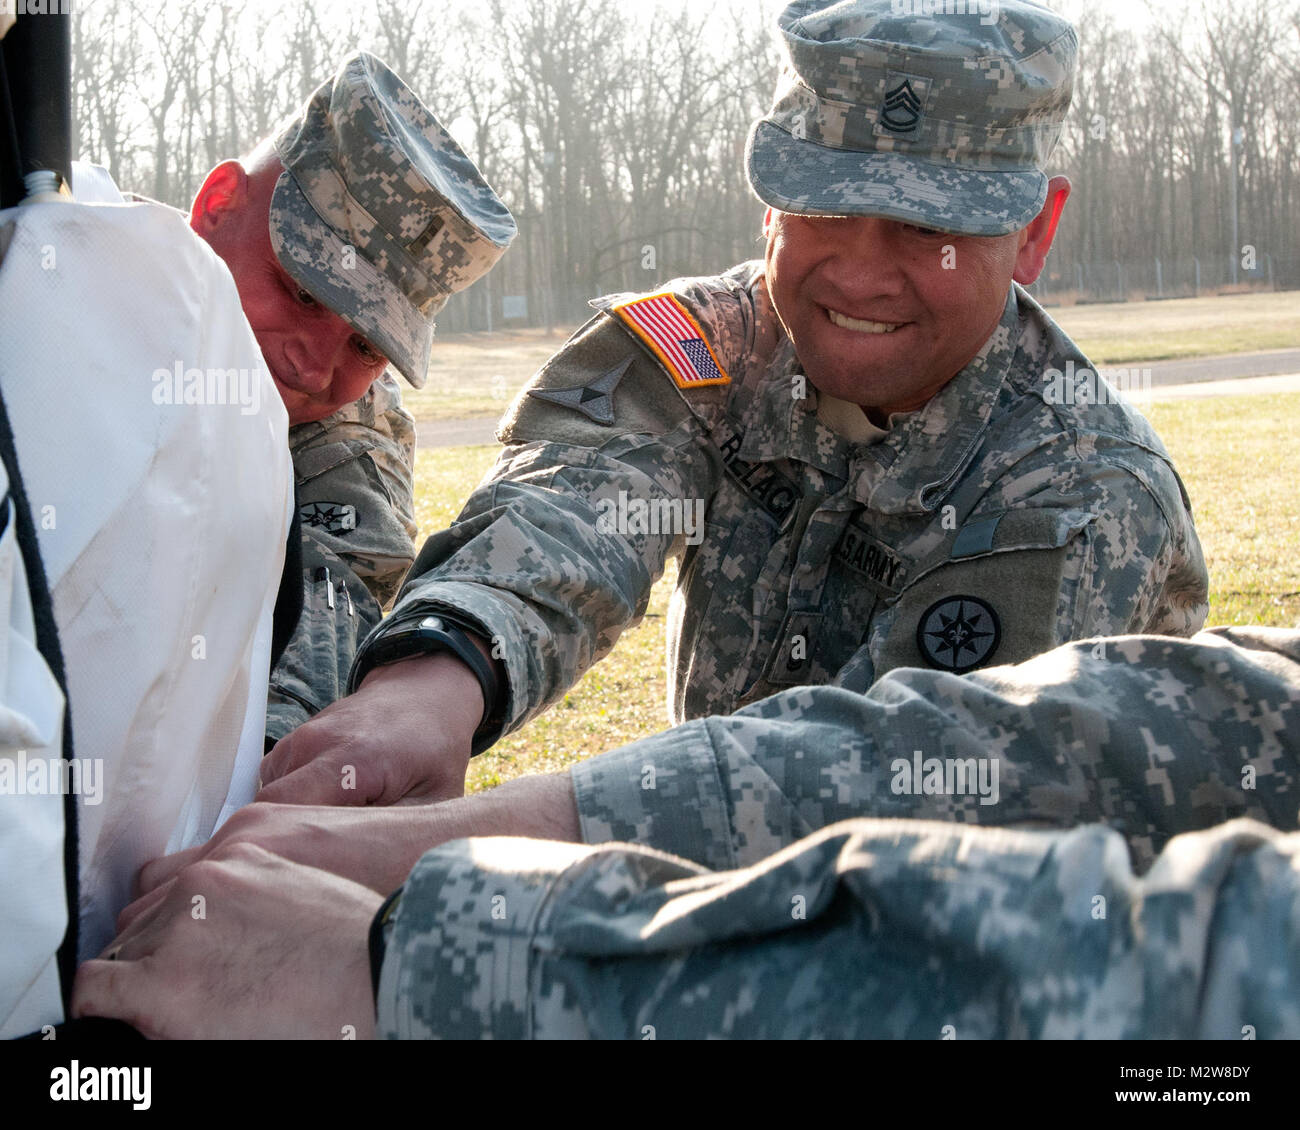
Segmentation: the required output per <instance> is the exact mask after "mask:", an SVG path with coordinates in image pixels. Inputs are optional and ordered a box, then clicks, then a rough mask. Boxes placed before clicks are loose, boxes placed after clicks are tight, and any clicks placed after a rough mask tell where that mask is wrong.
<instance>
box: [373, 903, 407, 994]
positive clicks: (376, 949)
mask: <svg viewBox="0 0 1300 1130" xmlns="http://www.w3.org/2000/svg"><path fill="white" fill-rule="evenodd" d="M404 889H405V888H403V887H398V888H397V890H395V891H394V892H393V893H392V894H391V895H389V896H388V897H387V898H386V899H384V904H383V906H381V907H380V908H379V910H378V911H377V912H376V914H375V917H374V919H373V920H372V921H371V923H370V985H371V988H372V989H373V990H374V996H375V1004H376V1005H378V1003H379V974H380V971H381V970H382V969H383V968H384V955H385V953H386V952H387V950H388V935H389V932H390V931H391V930H392V928H393V915H394V914H396V913H397V907H398V904H399V903H400V902H401V901H402V891H403V890H404Z"/></svg>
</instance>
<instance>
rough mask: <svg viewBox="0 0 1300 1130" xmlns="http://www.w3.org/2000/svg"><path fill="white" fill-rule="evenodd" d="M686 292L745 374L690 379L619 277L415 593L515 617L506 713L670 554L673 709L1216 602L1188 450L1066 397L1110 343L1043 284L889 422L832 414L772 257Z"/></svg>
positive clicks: (563, 684)
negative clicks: (1177, 467) (1183, 458)
mask: <svg viewBox="0 0 1300 1130" xmlns="http://www.w3.org/2000/svg"><path fill="white" fill-rule="evenodd" d="M668 289H669V290H670V291H671V292H672V293H674V294H675V295H676V296H677V298H678V299H679V300H680V302H681V304H682V307H683V310H684V311H685V312H688V313H689V314H690V315H691V316H693V317H694V318H695V319H696V321H697V323H698V325H697V327H696V328H698V330H699V331H700V336H701V338H702V339H703V340H702V341H700V342H698V343H697V344H696V348H697V349H702V348H703V347H704V344H705V343H706V342H707V343H708V346H709V347H711V350H712V354H711V356H712V357H714V358H716V359H717V361H718V363H719V365H720V367H721V369H722V370H723V371H725V375H727V376H729V377H730V380H729V382H728V383H721V381H715V383H712V384H708V385H704V386H698V385H695V384H688V385H686V386H685V387H682V385H681V382H679V381H678V380H677V379H676V378H674V377H673V376H672V374H671V372H670V370H669V369H668V368H667V367H666V366H665V365H664V364H663V363H662V362H661V361H660V360H659V359H658V358H657V357H656V356H655V355H654V354H653V353H652V352H651V350H650V348H649V347H647V346H646V345H645V344H643V342H642V340H641V339H640V338H638V337H637V336H635V335H634V333H633V332H632V330H631V329H630V328H629V326H628V325H627V324H626V323H625V321H624V320H622V318H621V317H620V316H619V311H620V310H626V309H627V303H628V302H629V301H632V300H633V296H621V297H614V298H606V299H601V300H598V301H597V302H596V303H595V305H597V306H599V307H601V308H602V309H603V311H604V312H602V313H600V314H598V315H597V316H596V318H595V319H594V320H593V321H591V322H589V323H588V324H587V325H586V326H585V327H583V328H582V329H581V330H579V331H578V333H577V334H575V336H574V337H573V338H572V339H570V341H569V342H568V343H567V344H566V345H565V347H564V348H563V349H562V350H561V351H560V352H559V353H558V354H557V355H556V356H555V357H553V358H552V359H551V360H550V361H549V362H548V363H547V364H546V365H545V366H544V367H543V368H542V370H541V371H540V372H539V373H538V374H537V376H535V377H534V378H533V380H532V382H531V383H530V384H529V385H528V386H527V387H526V388H525V390H524V391H523V393H521V395H520V396H519V398H518V399H517V400H516V401H515V403H514V405H513V406H512V408H511V410H510V411H509V412H508V413H507V416H506V418H505V419H504V421H503V423H502V426H501V429H500V431H499V433H498V434H499V438H500V439H501V440H502V441H503V442H504V443H505V444H507V445H508V446H507V447H506V450H505V451H504V452H503V453H502V455H501V457H500V459H499V461H498V463H497V465H496V466H495V468H494V469H493V470H492V471H491V472H490V473H489V475H488V476H487V478H486V479H485V480H484V482H483V483H482V484H481V485H480V486H479V488H478V489H477V490H476V491H475V492H474V494H473V495H472V496H471V497H470V499H469V501H468V502H467V504H466V506H465V507H464V509H463V510H462V512H461V514H460V516H459V518H458V519H457V521H456V522H455V523H454V524H453V525H452V526H451V528H450V529H448V530H446V531H443V532H441V533H439V534H437V535H435V536H434V537H432V538H431V539H430V540H429V541H428V542H427V543H426V544H425V546H424V548H423V549H422V551H421V553H420V556H419V558H418V559H417V561H416V565H415V567H414V569H413V570H412V572H411V578H410V580H409V582H408V584H407V585H406V587H405V588H404V589H403V594H402V600H401V602H400V604H399V609H400V610H401V611H405V610H406V609H408V608H410V609H412V610H415V609H417V608H422V607H424V606H438V607H441V608H443V609H444V610H452V611H454V612H458V613H459V614H460V617H461V618H462V619H463V620H467V621H470V622H472V623H474V624H476V625H478V626H479V627H480V628H481V630H482V631H483V634H484V635H485V636H487V637H489V638H494V639H495V640H496V642H497V644H498V649H497V650H498V653H499V654H500V655H501V656H502V658H503V660H504V662H505V665H506V673H507V677H508V680H509V695H510V698H509V704H508V707H507V712H506V718H507V722H506V726H505V729H506V730H509V729H513V728H516V727H518V726H519V725H521V724H522V723H523V722H524V721H526V720H527V719H528V718H530V717H531V716H533V715H534V714H536V713H537V712H538V711H539V710H541V709H542V708H543V707H544V706H545V705H547V704H549V703H550V702H553V701H555V700H556V699H557V698H558V697H559V696H560V695H561V694H562V693H563V692H564V691H565V690H566V689H567V688H569V687H570V686H571V685H572V684H573V683H574V682H575V681H576V680H577V679H578V677H579V676H580V675H581V674H582V673H583V671H584V670H585V669H586V668H587V667H589V666H590V665H591V664H592V663H593V662H595V661H596V660H598V659H599V658H601V657H602V656H603V655H604V654H605V653H607V652H608V651H609V650H610V648H611V647H613V645H614V642H615V640H616V639H617V638H618V636H619V633H620V632H622V631H623V630H624V629H626V628H628V627H629V626H632V625H634V624H635V623H637V622H638V620H639V619H640V617H641V616H642V615H643V613H644V611H645V607H646V603H647V599H648V595H649V592H650V588H651V586H652V584H653V583H654V582H655V580H656V579H657V578H658V577H659V576H660V575H661V574H662V572H663V569H664V564H665V560H666V558H667V557H669V556H670V555H681V561H680V574H679V579H678V587H677V593H676V596H675V599H674V605H673V612H672V621H671V625H670V629H669V657H668V658H669V663H668V678H669V698H670V703H669V709H670V717H671V719H672V720H673V721H681V720H682V719H685V718H692V717H701V716H704V715H706V714H725V713H729V712H731V711H733V710H735V709H736V708H737V707H739V706H743V705H745V704H746V703H750V702H754V701H757V700H759V699H762V698H764V697H766V696H768V695H770V694H772V693H774V692H776V691H779V690H781V689H782V688H784V687H788V686H791V685H805V684H821V683H829V682H832V681H834V682H837V683H839V684H841V685H844V686H847V687H851V688H854V689H858V690H865V689H866V688H867V687H868V686H870V684H871V683H872V682H873V681H874V679H875V678H877V677H879V676H880V675H882V674H883V673H885V672H886V671H889V670H890V669H892V668H894V667H899V666H925V665H930V666H935V667H939V668H945V669H949V670H958V671H960V670H967V669H971V668H973V667H974V666H978V665H981V664H988V663H1008V662H1016V661H1019V660H1021V659H1026V658H1028V657H1029V656H1031V655H1035V654H1037V653H1039V652H1042V651H1046V650H1048V649H1050V648H1052V647H1054V646H1056V645H1058V644H1060V643H1062V642H1065V641H1067V640H1070V639H1078V638H1083V637H1088V636H1094V635H1115V634H1121V633H1125V632H1143V631H1149V632H1157V633H1170V634H1175V635H1190V634H1192V633H1193V632H1195V631H1196V630H1197V629H1198V628H1199V627H1200V626H1201V625H1202V624H1203V622H1204V619H1205V613H1206V607H1207V606H1206V599H1207V583H1208V582H1207V577H1206V572H1205V565H1204V561H1203V559H1202V556H1201V550H1200V545H1199V542H1198V540H1197V537H1196V533H1195V530H1194V528H1193V525H1192V518H1191V514H1190V512H1189V506H1188V502H1187V498H1186V495H1185V493H1184V491H1183V488H1182V483H1181V482H1180V480H1179V478H1178V476H1177V474H1176V473H1175V471H1174V469H1173V467H1172V465H1171V464H1170V461H1169V456H1168V455H1167V454H1166V452H1165V450H1164V447H1163V446H1162V444H1161V442H1160V440H1159V438H1158V437H1157V436H1156V435H1155V433H1154V432H1153V431H1152V430H1151V428H1150V427H1149V425H1148V424H1147V423H1146V421H1145V420H1144V419H1143V418H1142V417H1141V416H1140V415H1139V414H1138V413H1137V412H1136V411H1135V410H1133V409H1132V408H1131V407H1129V406H1128V405H1126V404H1123V403H1119V402H1111V403H1104V404H1094V403H1079V402H1077V401H1076V398H1075V397H1074V396H1073V395H1072V394H1071V395H1055V396H1054V395H1053V392H1052V390H1056V391H1057V392H1058V393H1059V392H1060V390H1061V388H1062V382H1059V381H1050V380H1048V379H1045V377H1046V375H1047V373H1048V370H1050V369H1052V368H1056V369H1059V370H1065V371H1067V372H1070V373H1072V374H1073V375H1077V369H1074V368H1072V367H1069V366H1067V362H1073V363H1074V366H1077V367H1078V368H1084V367H1086V366H1087V361H1086V359H1085V358H1084V357H1083V355H1082V354H1081V353H1080V352H1079V351H1078V349H1077V347H1075V346H1074V345H1073V343H1072V342H1071V341H1070V340H1069V339H1068V338H1067V337H1065V336H1064V334H1063V333H1062V332H1061V331H1060V330H1059V329H1058V328H1057V327H1056V326H1055V324H1054V323H1053V322H1052V321H1051V319H1050V318H1049V317H1048V316H1047V315H1046V314H1045V313H1044V312H1043V311H1042V310H1041V309H1040V308H1039V307H1038V305H1037V304H1036V303H1034V301H1033V300H1032V299H1031V298H1030V297H1029V296H1028V295H1026V294H1025V293H1024V292H1023V291H1022V290H1021V289H1020V288H1019V287H1013V288H1012V290H1011V291H1010V292H1009V293H1008V296H1007V303H1006V308H1005V311H1004V314H1003V317H1002V319H1001V322H1000V323H999V325H998V327H997V329H996V330H995V331H994V333H993V334H992V335H991V336H990V338H989V340H988V341H987V342H986V344H985V345H984V347H983V349H982V350H981V352H980V353H979V354H978V355H977V356H976V357H975V358H974V359H973V360H972V361H971V362H970V363H969V364H968V365H967V366H966V367H965V368H964V369H963V370H962V371H961V372H960V373H959V374H958V375H957V376H956V377H955V378H954V379H953V380H952V381H950V382H949V383H948V385H947V386H945V387H944V388H943V389H942V390H941V391H940V392H939V393H938V394H937V395H936V396H934V397H933V398H932V399H931V400H930V402H929V403H928V404H927V405H926V406H925V407H924V408H923V409H922V410H920V411H918V412H915V413H913V414H911V415H910V416H908V417H906V418H905V419H902V420H898V419H897V418H895V422H894V426H893V427H892V428H891V429H890V430H889V431H888V433H887V434H886V435H885V437H884V438H883V439H881V440H880V442H878V443H875V444H865V443H855V442H853V441H851V440H849V439H847V438H845V436H843V435H841V434H840V433H839V432H837V431H836V430H832V428H831V427H829V426H828V425H827V424H826V423H824V422H823V420H822V419H821V418H820V415H821V414H820V413H819V411H818V406H817V399H818V394H817V391H816V389H815V388H813V387H812V385H811V384H810V383H809V382H807V381H806V380H805V379H804V378H803V376H802V371H801V369H800V368H799V363H798V359H797V358H796V357H795V355H794V351H793V347H792V345H791V343H790V341H789V339H788V338H787V337H786V336H785V334H784V332H783V330H782V329H781V326H780V323H779V321H778V319H777V318H776V316H775V314H774V312H773V310H772V308H771V304H770V300H769V299H768V296H767V289H766V285H765V283H764V280H763V275H762V264H761V263H750V264H744V265H742V266H740V267H737V268H735V269H734V270H732V271H731V272H729V273H728V274H726V275H723V276H721V277H715V278H704V279H693V280H691V279H687V280H679V281H678V282H676V283H670V284H669V288H668ZM1069 391H1070V393H1072V391H1073V390H1069ZM1080 399H1082V398H1080ZM1056 400H1061V401H1065V402H1062V403H1055V402H1054V401H1056ZM841 403H842V402H841ZM859 415H860V413H859ZM697 503H698V505H699V507H700V509H703V508H704V507H705V506H707V515H706V517H705V519H704V521H703V523H702V525H703V529H702V531H700V532H702V539H700V538H699V537H698V536H697V537H696V538H695V539H693V540H695V541H697V542H698V544H688V539H689V534H690V531H689V530H686V529H685V526H686V523H685V521H684V518H685V515H686V514H687V513H689V511H690V509H691V508H692V506H693V505H695V504H697ZM638 506H640V507H643V508H644V509H643V510H642V520H639V521H638V520H637V519H636V518H635V517H634V516H633V515H634V512H635V511H636V510H637V508H638ZM674 507H676V510H677V511H678V513H679V514H680V515H682V517H683V521H682V522H681V523H680V524H679V525H678V527H677V528H676V530H674V529H673V524H672V517H673V515H672V510H673V508H674ZM651 508H657V509H658V512H659V516H657V517H646V514H647V513H648V512H649V511H650V509H651ZM624 515H627V516H628V519H627V521H624V520H623V516H624ZM620 523H621V525H620ZM665 529H667V531H668V532H664V531H665ZM607 530H608V531H610V532H606V531H607ZM958 633H966V634H965V636H959V635H958Z"/></svg>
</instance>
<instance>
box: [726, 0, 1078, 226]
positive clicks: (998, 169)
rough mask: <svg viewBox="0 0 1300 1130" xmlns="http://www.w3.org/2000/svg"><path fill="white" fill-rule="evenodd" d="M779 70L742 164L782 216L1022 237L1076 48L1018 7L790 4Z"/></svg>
mask: <svg viewBox="0 0 1300 1130" xmlns="http://www.w3.org/2000/svg"><path fill="white" fill-rule="evenodd" d="M778 27H779V31H780V34H781V37H782V38H783V40H784V50H785V65H784V67H783V70H782V75H781V79H780V81H779V83H778V86H777V91H776V98H775V101H774V102H773V105H772V109H771V110H770V111H769V112H768V114H767V115H766V116H765V117H763V118H761V119H760V120H759V121H758V122H756V123H755V125H754V128H753V130H752V131H751V132H750V135H749V144H748V147H747V150H746V154H745V163H746V171H747V173H748V175H749V180H750V184H751V185H752V186H753V188H754V191H755V192H756V193H757V194H758V196H759V198H760V199H761V200H762V201H763V202H764V203H766V204H769V205H771V206H772V207H773V208H776V209H778V210H780V211H783V212H795V213H800V214H803V215H835V216H844V215H871V216H884V217H887V218H889V219H895V220H901V221H903V222H905V223H912V224H918V225H921V226H923V227H931V228H938V229H941V230H943V231H952V232H957V233H962V234H967V235H986V236H992V235H1006V234H1008V233H1010V232H1014V231H1019V230H1020V229H1021V228H1023V227H1024V226H1025V225H1026V224H1028V223H1029V221H1030V220H1032V219H1033V218H1034V216H1035V215H1037V213H1038V212H1039V210H1040V209H1041V208H1042V206H1043V202H1044V200H1045V199H1046V197H1047V175H1046V173H1045V172H1044V166H1045V165H1046V163H1047V160H1048V158H1049V157H1050V155H1051V152H1052V150H1053V149H1054V148H1055V146H1056V142H1057V140H1058V139H1059V138H1060V135H1061V127H1062V123H1063V122H1064V120H1065V114H1066V111H1067V110H1068V109H1069V106H1070V97H1071V94H1072V93H1073V87H1074V69H1075V60H1076V57H1077V54H1078V39H1077V37H1076V35H1075V31H1074V28H1073V26H1072V25H1071V24H1070V23H1069V22H1068V21H1067V20H1065V19H1063V18H1061V17H1060V16H1058V15H1057V14H1056V13H1054V12H1051V11H1049V10H1048V9H1047V8H1043V7H1040V6H1039V5H1037V4H1032V3H1027V2H1025V0H991V2H977V0H946V2H945V0H841V2H840V3H834V4H828V3H827V2H826V0H796V2H795V3H793V4H790V5H789V6H788V7H787V8H786V9H785V10H784V11H783V12H782V13H781V15H780V17H779V19H778Z"/></svg>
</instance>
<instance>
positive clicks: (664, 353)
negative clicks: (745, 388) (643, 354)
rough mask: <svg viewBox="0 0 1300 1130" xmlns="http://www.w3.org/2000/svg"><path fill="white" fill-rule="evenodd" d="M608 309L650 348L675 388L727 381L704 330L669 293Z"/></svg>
mask: <svg viewBox="0 0 1300 1130" xmlns="http://www.w3.org/2000/svg"><path fill="white" fill-rule="evenodd" d="M612 312H613V313H615V314H617V315H618V316H619V317H620V318H622V319H623V321H624V322H626V323H627V325H628V327H629V328H630V329H631V330H632V332H633V333H635V334H636V335H637V337H639V338H640V339H641V340H642V341H643V342H645V344H646V345H647V346H649V347H650V352H651V353H653V354H654V355H655V356H656V357H658V358H659V360H660V361H662V362H663V365H664V368H666V369H667V370H668V373H669V375H670V376H671V377H672V378H673V380H674V381H675V382H676V383H677V387H678V388H699V387H701V386H703V385H725V384H730V383H731V378H730V377H729V376H727V374H726V371H725V370H724V369H723V368H722V365H721V364H719V362H718V358H717V357H716V356H715V355H714V352H713V350H712V348H710V346H709V343H708V340H707V339H706V338H705V336H704V331H703V330H701V329H700V327H699V325H698V324H697V323H696V321H695V319H694V318H692V317H691V315H690V314H689V313H688V312H687V310H686V307H685V306H683V305H682V304H681V303H680V302H678V301H677V299H676V298H674V297H673V296H672V295H671V294H651V295H649V296H647V297H645V298H638V299H635V300H634V301H632V302H625V303H623V304H622V305H621V306H615V307H613V311H612Z"/></svg>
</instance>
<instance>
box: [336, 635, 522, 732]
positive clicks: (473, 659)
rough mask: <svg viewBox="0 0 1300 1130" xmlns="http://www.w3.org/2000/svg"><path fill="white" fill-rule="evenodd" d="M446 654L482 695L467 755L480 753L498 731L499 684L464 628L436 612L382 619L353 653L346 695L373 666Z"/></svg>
mask: <svg viewBox="0 0 1300 1130" xmlns="http://www.w3.org/2000/svg"><path fill="white" fill-rule="evenodd" d="M440 651H449V652H451V653H452V654H453V655H454V656H456V658H458V659H460V660H461V661H462V662H463V663H464V664H465V665H466V666H467V667H468V668H469V669H470V670H471V671H473V672H474V677H475V678H476V679H478V685H479V689H480V690H481V691H482V692H483V717H482V719H481V720H480V721H479V724H478V728H477V729H476V730H475V731H474V742H473V744H472V746H471V753H472V754H478V753H482V752H483V750H485V749H486V748H487V747H488V745H489V744H491V742H492V741H493V740H494V738H495V735H496V731H497V730H498V729H499V728H500V724H501V718H500V717H499V715H500V713H501V707H502V702H501V700H502V698H503V697H504V696H503V695H502V693H501V689H502V688H501V681H500V680H499V679H498V678H497V673H496V670H495V668H494V667H493V665H492V662H491V660H489V659H486V658H485V657H484V655H483V653H482V652H481V651H479V649H478V648H477V647H475V646H474V642H473V641H472V640H471V639H470V638H469V636H468V635H467V634H466V633H465V631H464V629H463V628H462V627H461V626H460V625H459V624H457V623H455V622H454V621H453V620H451V619H449V618H448V617H447V616H446V615H444V614H443V613H440V612H428V613H422V614H419V615H413V616H405V617H403V618H402V619H401V620H386V621H384V622H383V623H381V624H380V625H379V627H378V628H376V629H375V632H374V633H373V635H371V637H370V638H369V639H368V640H366V641H365V643H364V644H363V645H362V648H361V650H360V651H359V652H357V656H356V658H355V659H354V660H353V663H352V670H351V671H350V672H349V674H348V694H352V693H353V692H354V691H355V690H356V689H357V687H358V686H360V685H361V681H362V679H364V678H365V677H366V676H367V675H368V674H370V672H371V671H373V670H374V669H375V668H376V667H383V666H385V665H387V664H389V663H396V662H397V661H398V660H401V659H410V658H412V657H413V656H418V655H436V654H437V653H438V652H440Z"/></svg>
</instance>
